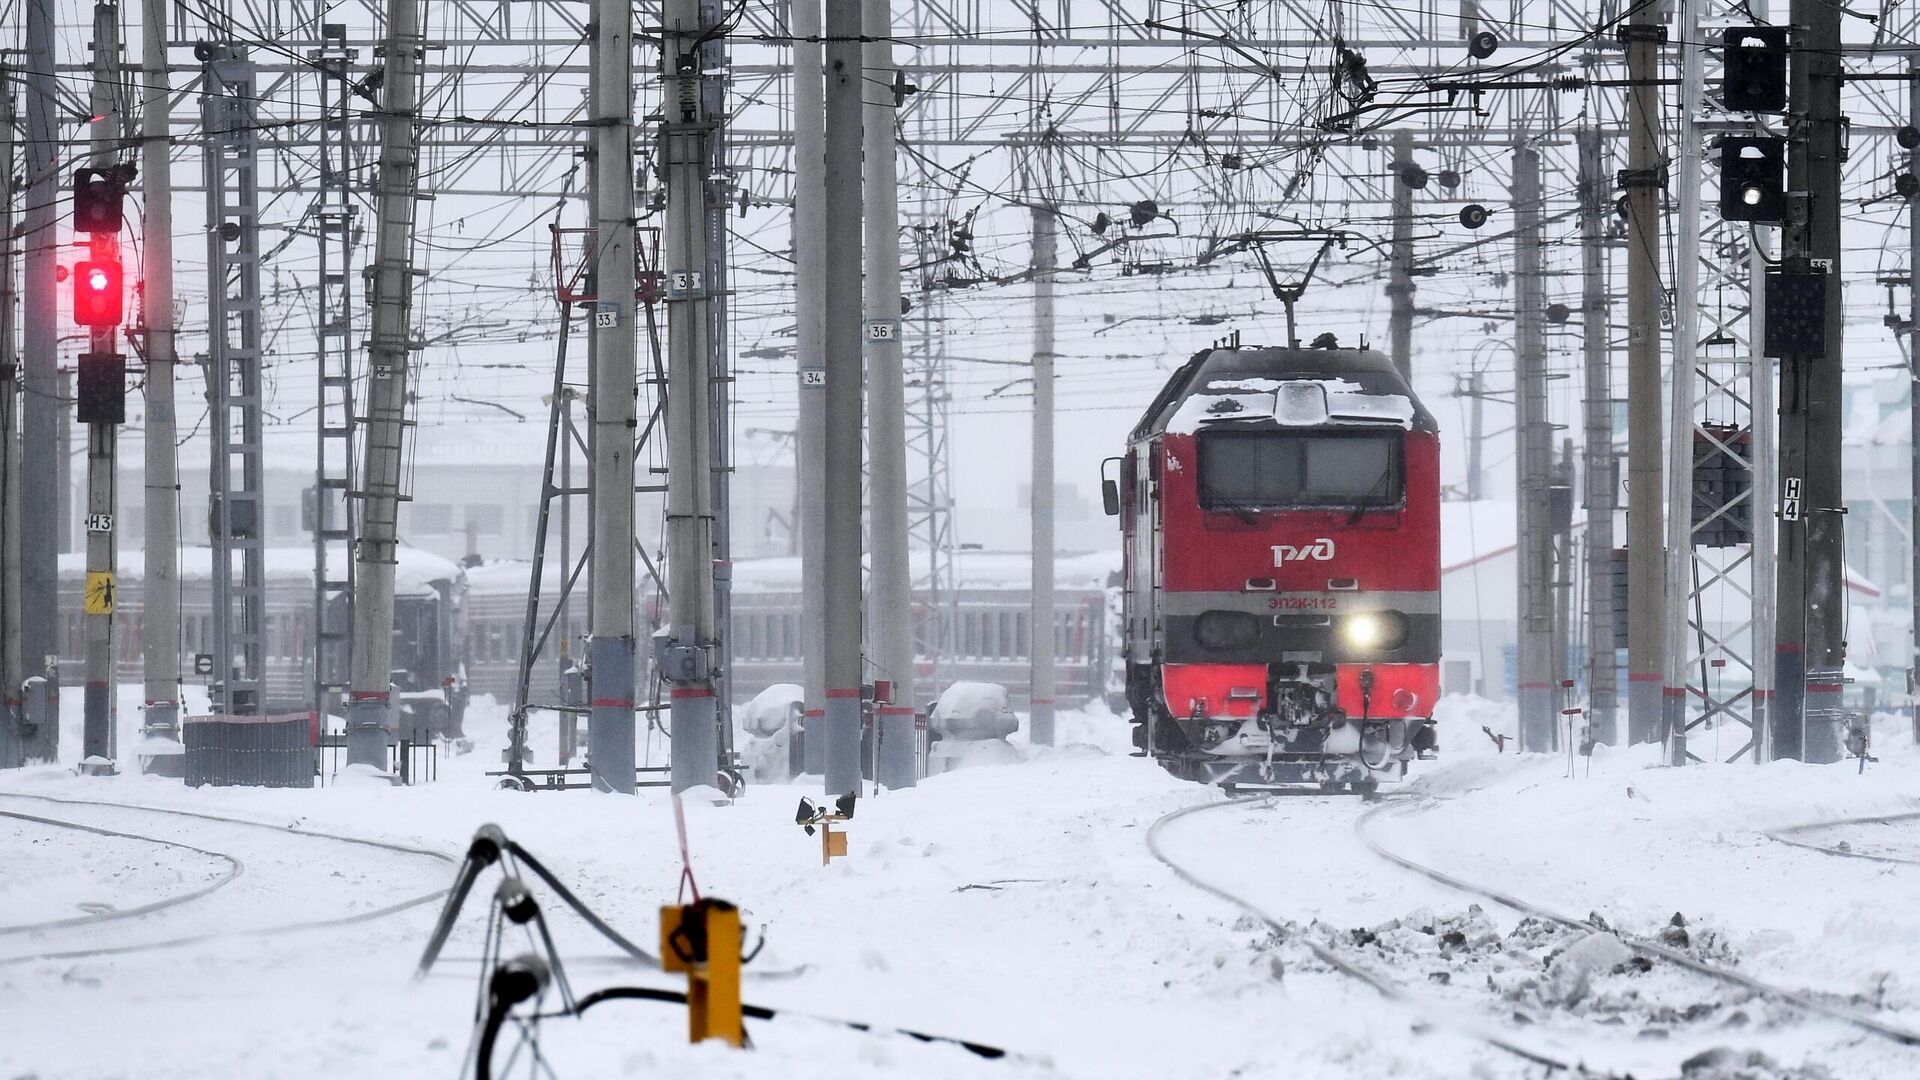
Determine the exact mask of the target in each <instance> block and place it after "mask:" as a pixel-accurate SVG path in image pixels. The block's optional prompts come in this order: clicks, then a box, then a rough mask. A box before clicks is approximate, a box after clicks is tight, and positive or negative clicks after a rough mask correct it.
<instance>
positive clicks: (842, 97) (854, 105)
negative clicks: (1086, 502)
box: [822, 0, 865, 796]
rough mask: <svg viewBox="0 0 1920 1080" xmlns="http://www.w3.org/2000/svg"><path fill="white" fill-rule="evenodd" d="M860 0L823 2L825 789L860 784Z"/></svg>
mask: <svg viewBox="0 0 1920 1080" xmlns="http://www.w3.org/2000/svg"><path fill="white" fill-rule="evenodd" d="M860 4H861V0H826V8H825V11H826V46H825V49H824V50H823V52H824V54H825V59H826V125H827V127H826V132H827V134H826V152H827V167H826V202H825V207H826V267H825V269H826V277H825V281H826V326H825V331H824V333H823V341H824V342H825V345H826V380H827V386H826V416H827V427H826V433H825V437H824V440H823V441H824V442H825V444H826V446H825V450H826V460H825V477H824V480H825V484H824V491H823V492H822V495H823V502H824V504H825V506H824V514H825V518H826V521H825V525H824V528H823V532H824V535H825V539H826V553H825V558H824V560H823V563H822V570H823V571H824V573H823V575H822V576H823V577H824V578H825V582H826V587H825V609H824V611H825V615H826V634H827V641H826V647H827V651H826V657H827V666H826V679H827V690H826V708H827V715H826V725H827V749H826V760H825V762H824V766H825V769H826V793H827V794H828V795H829V796H839V795H845V794H848V793H850V792H855V791H858V790H859V788H860V682H861V674H862V672H861V658H862V652H861V626H860V607H861V603H860V437H861V432H862V429H863V427H864V426H865V424H864V415H863V414H864V411H865V409H864V403H863V395H862V393H861V390H862V387H861V381H862V378H863V377H864V374H865V373H864V371H863V370H862V366H863V365H862V357H861V349H860V346H861V338H862V337H864V336H865V335H864V334H863V333H862V331H861V311H862V304H861V281H860V256H861V243H860V227H861V214H862V205H863V204H862V200H861V191H860V148H861V131H860V129H861V119H862V118H861V107H860V101H861V97H862V96H863V95H862V91H861V87H862V82H863V73H862V70H861V67H862V63H861V56H860V49H861V46H860V21H861V16H860Z"/></svg>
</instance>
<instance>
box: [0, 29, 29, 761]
mask: <svg viewBox="0 0 1920 1080" xmlns="http://www.w3.org/2000/svg"><path fill="white" fill-rule="evenodd" d="M13 103H14V96H13V69H12V67H11V66H10V65H8V64H7V63H6V62H5V61H4V60H0V769H13V768H18V767H19V766H20V765H21V764H22V761H23V758H24V755H23V754H22V749H23V748H22V746H21V735H22V731H21V728H20V721H21V711H20V708H21V698H20V682H21V680H22V679H23V678H24V677H25V676H24V674H23V673H22V671H21V670H20V350H19V348H18V347H17V344H16V342H15V340H14V334H15V331H16V330H17V329H18V324H17V323H16V321H15V318H14V314H15V310H16V308H17V307H18V305H19V299H20V298H19V295H18V294H17V293H16V292H15V280H16V279H15V278H14V274H13V270H14V265H13V264H14V256H15V255H16V254H17V253H18V249H17V247H16V244H15V241H14V237H13V220H14V219H13V200H14V195H15V190H14V183H13V178H14V176H15V172H14V170H15V167H16V161H15V154H14V137H13V124H14V111H13Z"/></svg>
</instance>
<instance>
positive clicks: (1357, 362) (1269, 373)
mask: <svg viewBox="0 0 1920 1080" xmlns="http://www.w3.org/2000/svg"><path fill="white" fill-rule="evenodd" d="M1233 423H1252V424H1277V425H1281V426H1287V427H1300V426H1308V425H1313V426H1319V425H1326V424H1394V425H1397V426H1399V427H1401V428H1405V429H1417V430H1420V431H1433V430H1435V428H1434V423H1433V417H1432V415H1431V414H1429V413H1428V412H1427V411H1426V410H1425V409H1424V408H1422V407H1421V405H1420V402H1419V399H1418V398H1416V397H1415V396H1414V393H1413V388H1412V387H1411V386H1409V385H1408V384H1407V381H1406V380H1405V379H1403V378H1401V376H1400V373H1399V371H1397V370H1395V368H1394V367H1393V363H1392V361H1390V360H1388V359H1387V358H1386V357H1385V356H1384V355H1382V354H1380V353H1378V352H1374V351H1372V350H1367V349H1290V348H1270V347H1261V346H1242V347H1239V348H1233V349H1208V350H1205V351H1203V352H1200V353H1196V354H1195V355H1194V356H1193V358H1192V359H1190V360H1188V361H1187V363H1186V364H1185V365H1183V366H1182V367H1181V369H1180V370H1179V371H1178V372H1176V373H1175V374H1174V375H1173V377H1172V378H1171V379H1169V380H1168V381H1167V385H1166V387H1165V388H1164V389H1162V390H1161V392H1160V395H1159V396H1158V397H1157V398H1155V399H1154V402H1153V404H1152V405H1151V406H1149V407H1148V409H1147V413H1146V415H1145V416H1144V417H1142V419H1141V422H1140V424H1139V425H1138V426H1137V427H1136V428H1135V431H1134V437H1135V438H1140V437H1142V436H1144V435H1145V434H1147V433H1148V432H1150V431H1152V430H1154V429H1156V428H1158V429H1159V430H1161V431H1165V432H1172V433H1175V434H1192V433H1193V432H1195V431H1197V430H1199V429H1200V428H1201V427H1204V426H1210V425H1214V424H1233Z"/></svg>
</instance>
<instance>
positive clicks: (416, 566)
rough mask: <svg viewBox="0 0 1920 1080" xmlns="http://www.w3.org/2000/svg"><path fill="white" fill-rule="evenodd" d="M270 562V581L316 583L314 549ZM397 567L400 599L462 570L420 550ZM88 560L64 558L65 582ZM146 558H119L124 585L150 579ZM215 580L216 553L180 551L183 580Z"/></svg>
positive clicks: (74, 555) (286, 551) (273, 556)
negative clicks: (214, 558) (126, 582)
mask: <svg viewBox="0 0 1920 1080" xmlns="http://www.w3.org/2000/svg"><path fill="white" fill-rule="evenodd" d="M261 554H262V555H264V556H265V559H266V578H267V580H268V581H299V582H309V583H310V582H312V581H313V549H312V548H310V547H269V548H263V549H261ZM397 559H398V561H397V564H396V565H395V566H394V573H393V590H394V592H395V593H397V594H400V595H418V594H421V593H425V592H430V591H432V589H433V584H434V583H435V582H439V581H455V580H458V579H459V577H460V573H461V571H460V566H459V564H457V563H455V562H454V561H453V560H451V559H443V558H441V557H440V556H438V555H435V554H433V553H432V552H430V551H422V550H420V549H419V548H409V547H402V548H400V549H399V551H398V556H397ZM86 568H87V557H86V553H84V552H77V551H75V552H67V553H66V554H63V555H61V556H60V576H61V578H62V579H66V580H71V581H76V582H77V581H79V580H80V578H81V576H82V575H83V574H84V573H85V572H86ZM146 569H147V563H146V557H145V555H144V554H142V553H141V552H138V551H123V552H121V553H120V555H119V560H118V565H117V566H116V567H115V568H114V572H115V574H116V575H117V576H118V577H119V578H120V580H122V581H139V580H142V579H144V578H145V577H146ZM212 577H213V549H211V548H204V547H185V548H181V549H180V580H181V581H207V580H210V579H211V578H212Z"/></svg>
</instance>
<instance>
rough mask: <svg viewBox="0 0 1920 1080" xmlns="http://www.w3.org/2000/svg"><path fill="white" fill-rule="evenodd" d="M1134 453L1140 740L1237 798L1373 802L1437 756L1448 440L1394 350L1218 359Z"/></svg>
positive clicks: (1164, 409) (1134, 445)
mask: <svg viewBox="0 0 1920 1080" xmlns="http://www.w3.org/2000/svg"><path fill="white" fill-rule="evenodd" d="M1316 344H1317V343H1316ZM1117 460H1118V461H1119V463H1120V469H1119V474H1120V475H1119V480H1118V482H1117V483H1116V482H1114V481H1113V480H1108V481H1107V482H1106V483H1105V485H1104V489H1105V494H1106V496H1107V499H1106V501H1107V509H1108V512H1109V513H1117V514H1119V515H1120V519H1121V532H1122V535H1123V538H1124V547H1125V558H1124V564H1125V601H1124V612H1125V622H1126V625H1125V646H1124V655H1125V664H1126V684H1127V686H1126V689H1127V700H1128V702H1129V704H1131V706H1132V708H1133V716H1134V723H1135V725H1136V726H1135V728H1134V742H1135V745H1137V746H1139V747H1140V749H1141V750H1142V751H1143V752H1145V753H1149V754H1151V755H1152V756H1153V757H1154V758H1156V759H1157V760H1158V761H1159V762H1160V763H1161V765H1163V766H1164V767H1165V768H1166V769H1167V771H1168V772H1171V773H1173V774H1174V775H1175V776H1179V777H1181V778H1183V779H1188V780H1196V781H1200V782H1203V783H1215V784H1220V785H1222V786H1223V787H1226V788H1229V789H1231V788H1235V787H1239V786H1243V785H1253V786H1258V785H1271V784H1287V783H1319V784H1321V785H1322V786H1324V787H1327V788H1329V789H1333V788H1337V787H1338V786H1339V785H1341V784H1347V785H1351V786H1352V787H1353V788H1354V789H1355V790H1359V791H1370V790H1372V789H1373V788H1375V787H1377V786H1378V783H1379V781H1380V780H1381V779H1383V778H1398V777H1400V776H1403V775H1404V774H1405V772H1406V763H1407V762H1408V761H1409V760H1411V759H1413V758H1415V757H1417V756H1419V755H1420V754H1421V753H1422V752H1423V751H1428V750H1431V749H1433V747H1434V743H1435V740H1434V733H1433V721H1432V719H1431V718H1432V715H1433V705H1434V701H1435V699H1436V698H1437V697H1438V696H1439V689H1440V685H1439V684H1440V675H1439V660H1440V534H1439V525H1440V439H1439V433H1438V429H1437V428H1436V427H1435V425H1434V422H1433V417H1432V416H1431V415H1430V414H1428V412H1427V411H1426V409H1425V408H1424V407H1422V406H1421V404H1420V401H1419V399H1418V398H1416V397H1415V396H1414V393H1413V388H1412V387H1411V386H1409V385H1407V381H1406V380H1405V379H1403V378H1402V377H1401V376H1400V374H1399V373H1398V372H1397V371H1395V370H1394V367H1393V365H1392V364H1391V363H1390V362H1388V360H1387V358H1386V357H1385V356H1383V355H1381V354H1380V353H1377V352H1371V351H1367V350H1360V349H1341V348H1338V347H1331V346H1329V347H1324V348H1322V347H1315V348H1275V347H1259V346H1236V347H1232V348H1215V349H1208V350H1206V351H1204V352H1201V353H1199V354H1198V355H1196V356H1194V358H1193V359H1192V360H1190V361H1188V362H1187V363H1186V364H1185V365H1184V366H1182V367H1181V368H1180V369H1179V370H1178V371H1177V372H1175V373H1174V375H1173V378H1172V379H1170V380H1169V381H1168V382H1167V385H1166V387H1165V388H1163V389H1162V390H1161V391H1160V394H1159V396H1158V397H1156V398H1155V399H1154V401H1153V404H1152V405H1151V406H1149V407H1148V409H1147V412H1146V415H1145V416H1144V417H1142V418H1141V420H1140V423H1139V425H1138V426H1136V427H1135V428H1134V430H1133V434H1132V436H1131V437H1130V440H1129V443H1128V447H1127V453H1126V455H1125V456H1124V457H1122V458H1119V459H1117Z"/></svg>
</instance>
